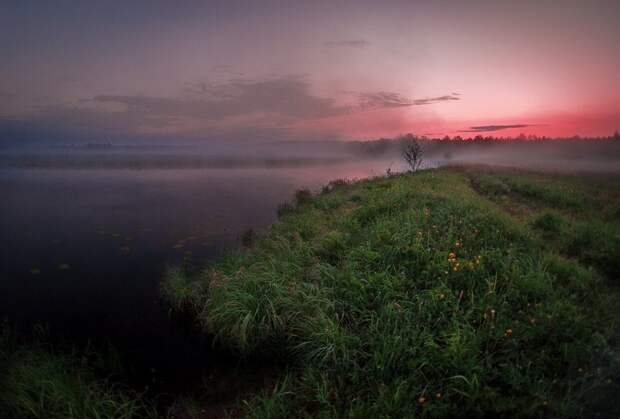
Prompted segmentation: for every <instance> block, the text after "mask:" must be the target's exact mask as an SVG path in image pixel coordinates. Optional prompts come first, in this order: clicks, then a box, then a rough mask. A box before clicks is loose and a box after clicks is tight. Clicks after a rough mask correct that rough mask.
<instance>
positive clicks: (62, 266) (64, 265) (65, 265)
mask: <svg viewBox="0 0 620 419" xmlns="http://www.w3.org/2000/svg"><path fill="white" fill-rule="evenodd" d="M70 268H71V266H70V265H69V264H68V263H61V264H60V265H58V269H60V270H61V271H68V270H69V269H70Z"/></svg>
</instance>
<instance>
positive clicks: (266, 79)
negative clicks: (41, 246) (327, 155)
mask: <svg viewBox="0 0 620 419" xmlns="http://www.w3.org/2000/svg"><path fill="white" fill-rule="evenodd" d="M619 4H620V2H617V1H588V2H585V1H568V0H567V1H561V2H560V1H558V2H540V1H522V2H509V1H470V2H460V1H459V2H457V1H438V2H432V4H431V3H430V2H415V1H387V2H364V1H355V2H336V3H334V2H323V1H318V2H307V3H303V4H302V3H296V4H293V3H288V2H287V3H279V2H260V4H259V3H257V2H234V1H233V2H197V3H192V2H189V3H187V4H185V5H181V4H180V3H179V4H177V3H171V2H158V1H149V2H147V1H145V2H140V1H137V2H132V3H131V4H130V5H126V4H125V3H123V7H120V6H119V5H116V6H114V5H112V4H108V5H98V6H94V5H75V4H71V3H67V4H65V3H61V5H60V6H58V5H56V6H54V7H51V6H45V5H42V4H39V3H37V2H32V3H31V4H30V3H29V2H23V3H20V4H15V5H12V6H7V7H6V9H7V13H3V15H2V17H0V27H1V28H2V29H0V35H2V36H0V53H2V55H3V57H5V60H3V61H4V63H3V65H4V67H5V68H4V69H3V73H2V76H1V77H0V97H1V98H2V99H3V100H2V101H1V102H0V130H1V129H2V128H3V127H6V126H7V124H13V125H15V124H19V126H20V127H22V128H24V127H25V128H27V129H26V131H27V132H35V133H37V135H45V133H47V132H49V133H56V136H58V135H62V134H63V133H67V135H72V136H73V137H75V136H79V135H83V136H94V137H101V136H102V137H123V138H134V137H136V138H137V137H145V138H148V137H162V138H171V139H174V138H192V139H211V138H231V139H235V138H237V139H240V138H246V137H248V136H256V137H258V138H265V139H266V138H273V139H278V140H286V139H295V140H299V139H314V138H342V139H352V138H374V137H379V136H391V135H394V134H398V133H401V132H414V133H417V134H420V135H423V134H427V135H428V134H432V135H444V134H449V135H462V136H470V135H471V136H474V135H477V134H481V135H490V134H492V135H496V136H515V135H518V134H519V133H525V134H538V135H548V136H572V135H575V134H578V135H582V136H588V135H594V136H598V135H609V134H611V133H613V131H614V130H616V129H620V89H619V88H618V87H619V82H620V77H619V74H620V71H618V68H620V54H619V52H620V47H619V44H620V43H619V42H618V40H619V39H620V33H619V31H620V29H618V28H619V26H618V24H617V20H618V16H620V6H619ZM514 125H517V126H519V127H517V128H503V127H502V126H514ZM471 127H481V128H477V129H476V128H474V129H472V128H471ZM28 129H30V131H28ZM467 131H480V132H467ZM11 132H15V130H13V131H11ZM2 134H3V133H2V131H0V135H2Z"/></svg>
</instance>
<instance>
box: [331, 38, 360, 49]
mask: <svg viewBox="0 0 620 419" xmlns="http://www.w3.org/2000/svg"><path fill="white" fill-rule="evenodd" d="M324 45H325V46H326V47H328V48H366V47H368V46H370V42H368V41H366V40H364V39H341V40H338V41H328V42H325V43H324Z"/></svg>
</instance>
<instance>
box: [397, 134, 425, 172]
mask: <svg viewBox="0 0 620 419" xmlns="http://www.w3.org/2000/svg"><path fill="white" fill-rule="evenodd" d="M400 140H401V144H402V151H401V154H402V156H403V159H405V161H406V162H407V164H408V165H409V168H410V170H411V171H412V172H415V171H417V170H418V169H419V168H420V166H422V154H423V151H422V146H421V145H420V142H419V141H418V139H417V138H416V137H415V136H414V135H413V134H411V133H410V134H407V135H404V136H403V137H401V139H400Z"/></svg>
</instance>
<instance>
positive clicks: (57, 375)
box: [0, 324, 156, 419]
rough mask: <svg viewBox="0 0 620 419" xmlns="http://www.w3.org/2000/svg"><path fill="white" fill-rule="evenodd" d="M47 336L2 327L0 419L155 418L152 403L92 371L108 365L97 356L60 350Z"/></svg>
mask: <svg viewBox="0 0 620 419" xmlns="http://www.w3.org/2000/svg"><path fill="white" fill-rule="evenodd" d="M45 341H46V339H45V338H42V337H38V336H37V337H36V338H30V339H29V340H28V342H24V341H23V340H22V339H20V338H18V337H16V336H15V335H14V334H13V333H12V330H11V328H10V327H9V326H8V325H7V324H4V325H3V324H0V417H1V418H11V419H26V418H29V419H31V418H63V419H65V418H66V419H85V418H102V419H104V418H109V419H129V418H147V417H156V411H155V408H154V407H153V405H151V404H149V403H148V402H146V401H145V400H144V399H143V398H142V396H141V395H140V394H138V393H136V392H135V391H133V390H130V389H128V388H126V387H124V386H119V385H118V384H113V383H112V382H111V381H109V380H108V379H106V378H102V377H101V374H96V373H95V367H94V365H96V364H101V365H100V367H101V368H100V369H103V370H106V371H108V372H107V373H108V374H109V365H103V364H102V362H101V361H102V358H101V356H100V355H99V354H97V353H95V352H88V351H86V352H85V351H82V352H80V353H78V352H76V351H74V350H69V349H66V348H65V349H64V350H62V351H58V350H56V349H55V348H53V347H52V346H50V345H49V344H46V343H44V342H45Z"/></svg>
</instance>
